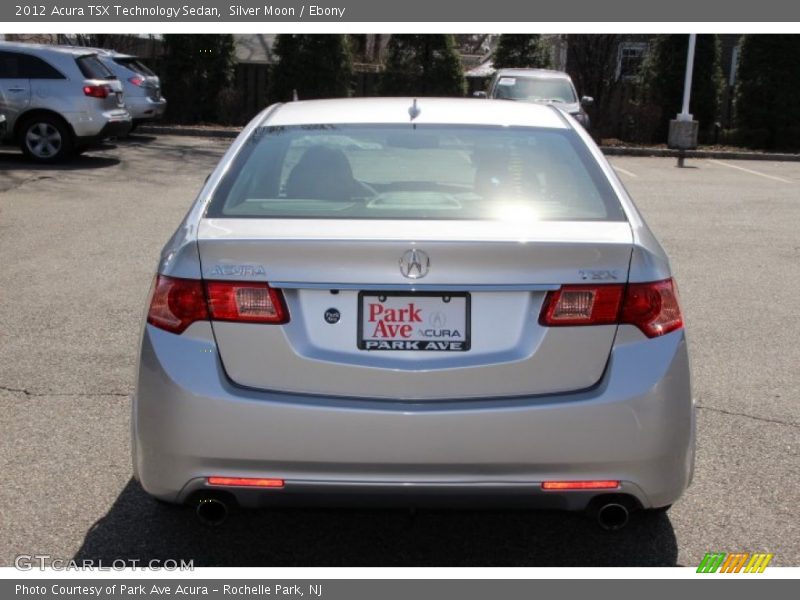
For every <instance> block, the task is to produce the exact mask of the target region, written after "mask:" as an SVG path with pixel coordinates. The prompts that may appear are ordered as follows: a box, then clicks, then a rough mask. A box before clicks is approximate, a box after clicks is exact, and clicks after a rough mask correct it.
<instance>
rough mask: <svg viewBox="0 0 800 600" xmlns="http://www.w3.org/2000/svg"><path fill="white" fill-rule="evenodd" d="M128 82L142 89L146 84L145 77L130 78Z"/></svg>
mask: <svg viewBox="0 0 800 600" xmlns="http://www.w3.org/2000/svg"><path fill="white" fill-rule="evenodd" d="M128 81H130V82H131V83H132V84H133V85H135V86H136V87H141V86H142V85H143V84H144V78H143V77H137V76H134V77H129V78H128Z"/></svg>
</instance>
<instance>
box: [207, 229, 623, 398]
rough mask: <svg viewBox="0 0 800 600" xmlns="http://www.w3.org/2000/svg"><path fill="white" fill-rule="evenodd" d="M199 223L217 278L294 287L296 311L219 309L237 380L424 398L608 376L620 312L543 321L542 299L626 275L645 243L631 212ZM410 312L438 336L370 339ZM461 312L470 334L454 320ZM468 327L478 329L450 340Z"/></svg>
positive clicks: (300, 389) (416, 327)
mask: <svg viewBox="0 0 800 600" xmlns="http://www.w3.org/2000/svg"><path fill="white" fill-rule="evenodd" d="M198 234H199V235H198V244H199V250H200V257H201V262H202V268H203V277H204V278H205V279H209V280H228V281H267V282H269V284H270V285H271V286H272V287H274V288H278V289H281V290H282V292H283V295H284V297H285V300H286V304H287V308H288V311H289V315H290V321H289V322H288V323H286V324H284V325H264V324H252V323H239V322H218V321H215V322H214V324H213V327H214V333H215V336H216V339H217V343H218V347H219V352H220V356H221V359H222V362H223V364H224V366H225V369H226V372H227V373H228V375H229V376H230V377H231V379H232V380H233V381H234V382H236V383H238V384H240V385H244V386H247V387H253V388H259V389H269V390H280V391H286V392H296V393H312V394H326V395H335V396H350V397H379V398H390V399H391V398H397V399H419V400H434V399H446V398H456V397H458V398H463V397H483V396H514V395H534V394H546V393H559V392H566V391H573V390H578V389H584V388H587V387H590V386H592V385H594V384H595V383H596V382H597V381H598V380H599V379H600V377H601V376H602V373H603V371H604V369H605V365H606V362H607V360H608V356H609V353H610V351H611V346H612V344H613V339H614V335H615V332H616V325H598V326H590V327H552V328H551V327H543V326H541V325H540V324H539V321H538V319H539V313H540V311H541V307H542V304H543V302H544V299H545V296H546V294H547V292H548V291H549V290H554V289H558V288H559V287H560V286H562V285H564V284H576V283H584V284H585V283H586V282H587V280H602V281H606V282H608V281H611V282H618V283H624V282H625V280H626V279H627V272H628V266H629V261H630V254H631V243H632V239H631V231H630V227H629V225H628V224H627V223H625V222H542V223H539V224H536V225H534V226H531V225H526V226H525V227H524V228H522V227H518V226H515V225H513V224H509V223H503V222H497V223H495V222H485V221H475V222H472V221H467V222H447V221H389V220H386V221H372V220H370V221H366V220H326V219H323V220H316V219H307V220H304V219H287V220H282V219H229V218H224V219H204V220H203V221H201V224H200V227H199V232H198ZM412 251H413V252H415V254H416V256H415V257H412V258H415V259H416V262H418V263H421V264H420V265H419V266H420V267H421V268H424V269H425V270H426V271H427V272H426V273H425V274H424V276H422V277H418V278H417V279H409V278H408V277H407V276H406V274H404V270H406V269H407V267H408V263H409V262H414V261H413V260H412V261H409V253H410V252H412ZM404 257H405V262H404ZM420 257H423V258H420ZM425 259H427V260H428V262H427V263H426V262H425ZM414 269H415V268H412V271H414ZM414 274H416V272H414V273H412V275H414ZM370 317H373V318H372V320H370ZM381 323H382V329H380V327H381V325H380V324H381ZM406 325H408V326H410V327H411V329H408V328H406V329H405V331H406V332H407V333H411V334H412V337H413V339H419V340H421V341H422V342H425V341H432V342H435V343H434V344H433V345H432V347H430V348H425V349H422V348H420V347H419V346H414V345H411V346H408V345H405V346H403V347H402V349H400V348H392V347H387V346H386V345H385V344H378V345H375V344H369V342H374V341H376V340H384V341H389V342H394V341H398V340H399V341H402V339H403V338H402V336H400V333H401V330H400V328H401V327H404V326H406ZM448 328H451V329H453V330H458V333H459V334H460V338H453V337H452V336H450V335H440V334H441V332H442V331H445V330H447V331H449V330H450V329H448ZM423 332H427V334H425V335H427V336H428V337H427V338H426V337H425V335H423ZM417 333H419V335H416V334H417ZM428 334H432V335H428ZM419 336H423V337H421V338H420V337H419ZM454 339H460V340H461V341H462V342H466V344H465V345H464V344H462V345H460V346H459V345H458V344H456V347H452V344H449V345H445V342H452V341H453V340H454Z"/></svg>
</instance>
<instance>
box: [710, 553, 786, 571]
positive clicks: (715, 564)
mask: <svg viewBox="0 0 800 600" xmlns="http://www.w3.org/2000/svg"><path fill="white" fill-rule="evenodd" d="M773 556H774V555H773V554H768V553H766V552H756V553H754V554H750V553H749V552H733V553H731V554H726V553H725V552H706V555H705V556H704V557H703V560H701V561H700V565H699V566H698V567H697V572H698V573H717V572H719V573H763V572H764V569H766V568H767V565H768V564H769V562H770V561H771V560H772V557H773Z"/></svg>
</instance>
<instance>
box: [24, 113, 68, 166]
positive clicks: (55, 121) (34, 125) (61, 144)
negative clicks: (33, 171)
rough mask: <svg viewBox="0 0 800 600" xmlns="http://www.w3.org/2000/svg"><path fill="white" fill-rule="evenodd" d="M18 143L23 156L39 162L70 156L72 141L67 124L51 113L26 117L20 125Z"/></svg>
mask: <svg viewBox="0 0 800 600" xmlns="http://www.w3.org/2000/svg"><path fill="white" fill-rule="evenodd" d="M19 131H20V134H19V145H20V148H22V152H24V153H25V156H27V157H28V158H30V159H31V160H34V161H36V162H39V163H54V162H59V161H63V160H68V159H70V158H72V156H73V154H74V142H73V139H72V132H71V131H70V129H69V126H68V125H67V124H66V123H65V122H64V121H63V120H61V119H59V118H58V117H56V116H53V115H40V116H36V117H31V118H30V119H26V120H25V122H24V123H23V124H22V126H21V127H20V130H19Z"/></svg>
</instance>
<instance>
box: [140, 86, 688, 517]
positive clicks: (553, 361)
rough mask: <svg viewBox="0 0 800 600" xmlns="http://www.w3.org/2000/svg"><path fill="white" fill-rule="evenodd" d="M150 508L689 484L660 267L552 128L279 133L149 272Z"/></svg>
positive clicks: (258, 143)
mask: <svg viewBox="0 0 800 600" xmlns="http://www.w3.org/2000/svg"><path fill="white" fill-rule="evenodd" d="M132 427H133V449H134V450H133V454H134V471H135V475H136V477H137V478H138V480H139V481H140V482H141V484H142V486H143V488H144V489H145V491H146V492H147V493H149V494H151V495H153V496H155V497H156V498H158V499H161V500H164V501H167V502H176V503H193V504H196V505H197V511H198V515H199V516H200V518H201V519H202V520H205V521H206V522H211V523H218V522H219V521H220V520H221V519H222V518H224V516H225V514H226V512H227V506H230V505H232V504H238V505H241V506H249V507H254V506H270V505H278V504H299V503H304V502H317V503H320V502H321V503H329V504H330V503H341V502H347V503H352V502H360V501H365V500H366V499H369V500H370V501H374V500H376V499H377V501H379V502H381V503H384V504H389V503H401V504H423V505H424V504H441V503H444V504H456V503H459V502H462V503H463V502H466V503H467V504H468V505H477V504H481V503H489V504H497V505H500V504H504V503H506V502H508V503H511V504H514V505H516V506H531V507H548V508H560V509H568V510H576V511H580V510H588V511H590V512H592V513H594V514H596V515H598V519H599V520H600V523H601V524H602V525H603V526H605V527H608V528H616V527H620V526H622V525H624V523H625V522H626V521H627V519H628V513H629V511H632V510H634V509H663V508H665V507H667V506H668V505H670V504H671V503H673V502H675V501H676V500H677V499H678V498H679V497H680V496H681V494H682V493H683V492H684V490H685V489H686V487H687V486H688V485H689V482H690V479H691V476H692V469H693V464H694V438H695V434H694V431H695V430H694V406H693V402H692V397H691V390H690V377H689V363H688V358H687V349H686V340H685V336H684V326H683V318H682V315H681V308H680V305H679V302H678V294H677V289H676V287H675V283H674V281H673V279H672V274H671V272H670V267H669V262H668V259H667V257H666V255H665V254H664V251H663V250H662V248H661V246H660V245H659V244H658V242H657V241H656V239H655V238H654V237H653V234H652V233H651V232H650V230H649V229H648V228H647V226H646V225H645V223H644V221H643V220H642V217H641V215H640V214H639V212H638V211H637V209H636V207H635V206H634V204H633V202H632V201H631V199H630V197H629V196H628V194H627V192H626V191H625V188H624V187H623V186H622V184H621V182H620V181H619V179H618V178H617V176H616V175H615V173H614V170H613V169H612V168H611V167H610V166H609V164H608V163H607V162H606V160H605V158H604V157H603V155H602V153H601V152H600V151H599V149H598V148H597V146H596V145H595V144H594V142H593V141H592V139H591V138H590V136H589V135H588V133H587V132H586V131H585V130H584V129H583V128H582V127H579V126H577V124H576V123H575V121H574V120H572V119H568V118H567V117H566V115H564V114H563V112H561V111H560V110H558V109H556V108H554V107H552V106H544V105H528V104H522V103H513V102H512V103H509V102H500V101H497V100H486V101H484V102H475V101H474V100H467V99H455V98H453V99H444V98H439V99H433V98H424V99H417V100H412V99H406V98H390V99H376V98H362V99H339V100H315V101H300V102H291V103H287V104H282V105H274V106H271V107H269V108H267V109H266V110H265V111H263V112H262V113H261V114H260V115H258V116H257V117H256V118H255V119H253V121H252V122H251V123H250V124H249V125H248V126H247V127H246V128H245V129H244V130H243V132H242V133H241V134H240V135H239V137H238V138H237V139H236V141H235V142H234V143H233V145H232V146H231V147H230V149H229V150H228V151H227V152H226V154H225V155H224V156H223V158H222V159H221V161H220V162H219V164H218V165H217V167H216V169H215V170H214V171H213V172H212V174H211V175H210V177H209V178H208V179H207V181H206V183H205V185H204V186H203V188H202V190H201V191H200V194H199V196H198V198H197V200H196V202H195V203H194V205H193V206H192V208H191V209H190V211H189V213H188V214H187V216H186V218H185V219H184V221H183V223H182V224H181V225H180V227H179V228H178V229H177V231H176V232H175V233H174V235H173V236H172V238H171V240H170V241H169V242H168V243H167V245H166V246H165V248H164V249H163V251H162V254H161V261H160V264H159V266H158V269H157V274H156V276H155V279H154V283H153V287H152V290H151V295H150V299H149V302H148V308H147V316H146V323H145V325H144V329H143V337H142V341H141V351H140V357H139V361H138V376H137V385H136V391H135V395H134V399H133V419H132Z"/></svg>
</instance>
